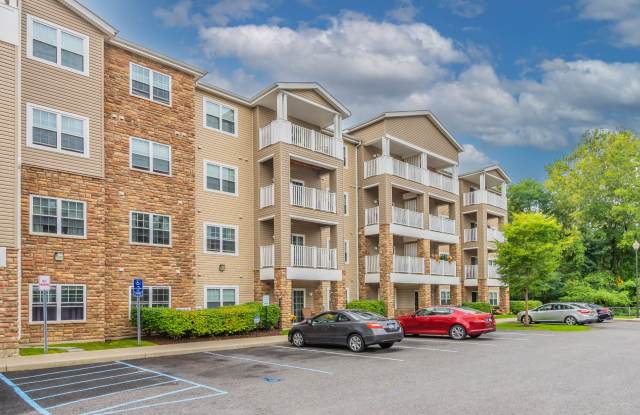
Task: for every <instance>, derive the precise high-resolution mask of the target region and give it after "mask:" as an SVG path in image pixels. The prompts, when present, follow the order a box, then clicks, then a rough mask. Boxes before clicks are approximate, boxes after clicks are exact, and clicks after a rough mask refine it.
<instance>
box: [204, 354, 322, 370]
mask: <svg viewBox="0 0 640 415" xmlns="http://www.w3.org/2000/svg"><path fill="white" fill-rule="evenodd" d="M204 353H205V354H210V355H212V356H220V357H224V358H228V359H237V360H246V361H247V362H255V363H263V364H265V365H273V366H282V367H286V368H290V369H299V370H308V371H309V372H316V373H324V374H326V375H332V374H333V373H331V372H326V371H324V370H319V369H311V368H308V367H301V366H293V365H287V364H284V363H276V362H268V361H265V360H258V359H250V358H248V357H240V356H231V355H228V354H220V353H214V352H204Z"/></svg>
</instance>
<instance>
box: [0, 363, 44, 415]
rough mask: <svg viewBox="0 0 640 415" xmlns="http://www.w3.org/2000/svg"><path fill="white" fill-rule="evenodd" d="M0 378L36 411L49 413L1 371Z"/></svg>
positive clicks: (42, 413) (42, 414)
mask: <svg viewBox="0 0 640 415" xmlns="http://www.w3.org/2000/svg"><path fill="white" fill-rule="evenodd" d="M0 380H2V381H3V382H4V383H6V384H7V386H9V387H10V388H11V389H13V391H14V392H15V393H16V394H17V395H18V396H19V397H20V398H22V400H23V401H25V402H26V403H27V404H28V405H29V406H31V407H32V408H33V409H34V410H35V411H36V412H38V413H39V414H41V415H50V412H49V411H47V410H46V409H44V408H43V407H42V406H40V405H39V404H38V403H37V402H36V401H34V400H33V399H31V398H30V397H29V395H27V394H26V393H24V392H23V390H22V389H20V387H19V386H17V385H16V384H15V383H13V382H12V381H11V379H9V378H8V377H6V376H5V375H3V374H2V373H0Z"/></svg>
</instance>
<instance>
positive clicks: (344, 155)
mask: <svg viewBox="0 0 640 415" xmlns="http://www.w3.org/2000/svg"><path fill="white" fill-rule="evenodd" d="M348 160H349V151H348V150H347V146H346V145H344V144H343V145H342V166H343V167H344V168H347V167H349V162H348Z"/></svg>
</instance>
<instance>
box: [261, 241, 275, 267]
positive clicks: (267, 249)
mask: <svg viewBox="0 0 640 415" xmlns="http://www.w3.org/2000/svg"><path fill="white" fill-rule="evenodd" d="M274 264H275V261H274V250H273V245H265V246H261V247H260V268H273V266H274Z"/></svg>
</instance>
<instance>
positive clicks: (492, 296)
mask: <svg viewBox="0 0 640 415" xmlns="http://www.w3.org/2000/svg"><path fill="white" fill-rule="evenodd" d="M489 304H491V305H492V306H497V305H498V292H497V291H489Z"/></svg>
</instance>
